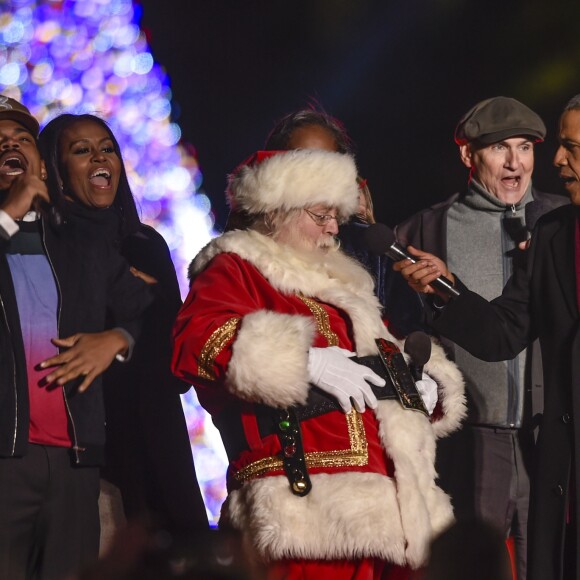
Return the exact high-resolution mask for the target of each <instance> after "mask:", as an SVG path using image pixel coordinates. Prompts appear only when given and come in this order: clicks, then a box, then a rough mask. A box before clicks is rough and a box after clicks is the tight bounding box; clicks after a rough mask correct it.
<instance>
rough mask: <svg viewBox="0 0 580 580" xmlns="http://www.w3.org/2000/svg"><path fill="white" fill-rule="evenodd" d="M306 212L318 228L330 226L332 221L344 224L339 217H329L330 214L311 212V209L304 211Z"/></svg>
mask: <svg viewBox="0 0 580 580" xmlns="http://www.w3.org/2000/svg"><path fill="white" fill-rule="evenodd" d="M304 211H305V212H306V213H307V214H308V215H309V216H310V217H311V218H312V221H313V222H314V223H315V224H316V225H317V226H325V225H327V224H329V223H330V222H331V221H332V220H336V223H337V224H338V225H340V224H342V223H343V220H342V218H340V217H339V216H336V215H329V214H323V215H321V214H319V213H314V212H313V211H310V210H309V209H306V208H305V209H304Z"/></svg>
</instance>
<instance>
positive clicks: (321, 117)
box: [229, 107, 425, 336]
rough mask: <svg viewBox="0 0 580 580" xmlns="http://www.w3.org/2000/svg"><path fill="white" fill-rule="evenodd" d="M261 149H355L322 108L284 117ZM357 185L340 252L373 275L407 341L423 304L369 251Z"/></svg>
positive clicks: (364, 192)
mask: <svg viewBox="0 0 580 580" xmlns="http://www.w3.org/2000/svg"><path fill="white" fill-rule="evenodd" d="M264 148H265V149H266V150H267V151H271V150H289V149H324V150H327V151H336V152H337V153H344V154H349V155H352V152H353V149H354V145H353V143H352V141H351V139H350V137H349V136H348V134H347V132H346V129H345V128H344V126H343V124H342V123H341V122H340V121H339V120H338V119H336V118H335V117H333V116H331V115H329V114H328V113H326V112H325V111H324V110H322V109H320V108H315V107H311V108H308V109H302V110H298V111H294V112H292V113H289V114H287V115H285V116H284V117H282V118H281V119H280V120H279V121H278V122H277V123H276V124H275V125H274V127H273V129H272V130H271V131H270V133H269V135H268V137H267V138H266V143H265V145H264ZM357 181H358V185H359V189H358V201H359V208H358V210H357V212H356V214H355V215H354V216H353V217H352V219H351V220H350V221H349V222H348V223H346V224H343V225H341V227H340V229H339V233H338V239H339V240H340V243H341V248H342V249H343V250H344V251H345V252H346V253H347V254H349V255H350V256H352V257H353V258H356V259H357V260H358V261H359V262H360V263H361V264H363V266H365V268H366V269H367V270H368V271H369V272H370V273H371V274H372V276H373V278H374V280H375V294H376V295H377V297H378V298H379V300H380V301H381V304H382V306H383V314H384V316H385V317H386V318H387V319H388V321H389V329H390V330H391V331H392V332H393V333H394V334H395V335H397V336H406V335H408V334H410V333H411V332H413V331H416V330H425V323H424V315H423V305H422V303H421V300H420V299H419V300H418V299H417V296H413V295H412V292H409V287H408V286H407V287H405V286H406V284H405V281H404V280H403V278H402V277H401V276H399V275H398V274H396V273H393V271H392V266H393V262H392V260H391V259H390V258H389V257H388V256H386V255H384V254H383V255H377V254H373V253H372V252H370V251H369V249H368V247H367V244H366V242H365V237H364V234H365V230H366V229H367V227H368V226H369V225H370V224H373V223H375V221H376V220H375V216H374V212H373V201H372V197H371V192H370V190H369V188H368V186H367V181H366V179H362V178H361V177H358V178H357ZM234 213H235V212H232V214H234ZM232 214H230V215H232ZM229 221H230V223H233V224H236V221H235V216H234V217H230V220H229ZM237 223H238V224H239V223H240V222H239V221H238V222H237ZM236 225H237V224H236ZM230 229H234V228H230Z"/></svg>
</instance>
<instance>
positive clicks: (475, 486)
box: [437, 425, 530, 580]
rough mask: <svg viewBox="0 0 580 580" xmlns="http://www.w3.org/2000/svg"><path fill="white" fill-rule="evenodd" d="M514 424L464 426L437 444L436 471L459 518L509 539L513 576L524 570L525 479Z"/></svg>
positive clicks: (521, 576) (522, 446)
mask: <svg viewBox="0 0 580 580" xmlns="http://www.w3.org/2000/svg"><path fill="white" fill-rule="evenodd" d="M521 436H522V434H521V432H520V431H518V430H517V429H499V428H497V429H495V428H493V427H479V426H474V425H465V426H464V428H463V429H462V430H461V431H460V432H458V433H454V434H453V435H452V436H451V437H450V438H449V441H448V442H446V443H447V445H445V444H443V445H440V447H439V448H438V451H437V453H438V465H437V468H438V472H439V474H440V477H441V484H442V487H443V489H444V490H445V491H446V492H447V493H449V494H450V495H451V498H452V502H453V506H454V509H455V515H456V517H457V518H458V519H460V520H461V519H469V518H472V517H476V518H480V519H483V520H485V521H487V522H488V523H490V524H492V525H494V526H495V527H496V528H497V529H498V530H499V531H500V532H502V533H503V534H505V536H506V537H507V536H508V535H512V536H513V538H514V543H515V548H516V559H517V572H518V580H525V578H526V573H527V526H528V508H529V500H530V481H529V475H528V469H527V465H526V464H527V457H526V455H527V452H528V451H529V449H528V448H529V446H530V442H526V441H521V440H520V438H521Z"/></svg>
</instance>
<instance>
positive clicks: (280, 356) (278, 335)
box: [226, 310, 315, 408]
mask: <svg viewBox="0 0 580 580" xmlns="http://www.w3.org/2000/svg"><path fill="white" fill-rule="evenodd" d="M314 330H315V329H314V323H313V321H311V320H310V319H309V318H306V317H305V316H298V315H289V314H279V313H277V312H272V311H266V310H259V311H257V312H252V313H251V314H247V315H246V316H244V318H243V319H242V323H241V327H240V330H239V332H238V336H237V338H236V340H235V342H234V344H233V347H232V358H231V360H230V363H229V365H228V370H227V374H226V386H227V387H228V389H229V390H230V391H231V392H232V393H233V394H235V395H236V396H238V397H240V398H241V399H246V400H250V401H258V402H261V403H264V404H266V405H269V406H270V407H279V408H284V407H288V406H290V405H295V404H303V403H305V402H306V398H307V396H308V391H309V389H310V385H309V383H308V370H307V365H308V349H309V348H310V346H311V345H312V341H313V339H314Z"/></svg>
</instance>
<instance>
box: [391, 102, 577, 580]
mask: <svg viewBox="0 0 580 580" xmlns="http://www.w3.org/2000/svg"><path fill="white" fill-rule="evenodd" d="M559 140H560V146H559V147H558V151H557V152H556V155H555V158H554V165H555V166H556V167H558V169H559V174H560V177H561V178H562V180H563V182H564V187H565V188H566V190H567V192H568V194H569V196H570V200H571V202H572V204H571V205H567V206H563V207H560V208H558V209H556V210H554V211H552V212H550V213H548V214H546V215H545V216H543V217H542V218H540V220H539V221H538V224H537V226H536V228H535V230H534V232H533V235H532V240H531V245H530V247H529V250H528V252H529V254H528V257H527V261H526V262H527V263H526V265H525V266H522V267H521V268H518V269H516V270H515V272H514V274H513V276H512V277H511V278H510V280H509V281H508V283H507V285H506V286H505V288H504V290H503V292H502V295H501V296H500V297H498V298H496V299H495V300H493V301H492V302H487V301H486V300H484V299H483V298H482V297H481V296H479V295H478V294H475V293H474V292H471V291H470V290H468V289H467V288H466V287H465V286H464V285H463V284H462V283H461V282H460V281H459V280H458V279H457V278H455V277H454V276H453V274H451V273H450V272H449V270H448V268H447V265H446V264H445V263H444V262H442V261H441V260H439V259H438V258H436V257H435V256H433V255H432V254H427V253H426V252H422V251H419V250H416V249H414V248H413V247H412V246H410V247H409V248H410V250H409V251H410V252H411V253H413V254H414V255H416V256H418V257H419V260H418V261H417V263H416V264H411V263H410V261H408V260H405V261H402V262H399V263H397V264H396V265H395V269H396V270H399V271H400V272H401V273H402V275H403V276H404V277H405V278H406V279H407V280H408V281H409V284H410V285H411V286H412V287H414V288H415V289H416V290H418V291H420V292H423V293H426V294H438V295H439V298H443V299H444V300H448V299H447V297H445V296H443V295H441V294H440V293H439V292H438V291H437V290H436V288H434V287H433V286H431V282H433V280H434V279H435V278H437V277H438V276H439V275H445V276H447V277H449V278H450V279H451V280H452V281H453V282H454V284H455V285H456V287H457V289H458V290H459V291H460V296H459V297H458V298H456V299H454V300H451V301H448V302H447V303H446V304H445V305H443V306H441V308H440V311H439V315H438V317H437V318H436V320H435V322H434V327H435V329H436V330H437V331H438V332H439V333H441V334H442V335H444V336H446V337H448V338H450V339H451V340H453V341H454V342H456V343H458V344H460V345H461V346H462V347H463V348H465V349H466V350H468V351H469V352H470V353H471V354H473V355H474V356H477V357H479V358H482V359H484V360H487V361H498V360H504V359H508V358H512V357H514V356H515V355H516V354H518V353H519V352H520V351H522V350H523V349H524V348H525V347H526V346H527V345H528V344H530V342H531V341H533V340H534V339H535V338H536V337H539V339H540V344H541V349H542V361H543V366H544V379H545V391H544V414H543V419H542V423H541V425H540V431H539V437H538V446H537V463H536V466H535V470H534V473H533V475H532V496H531V506H530V521H529V523H530V534H529V549H528V554H529V560H528V578H529V579H531V580H540V579H541V580H556V579H564V578H565V579H569V578H580V566H579V562H580V545H579V543H578V536H577V534H576V525H577V522H578V518H579V516H580V503H579V502H578V500H577V498H578V497H580V489H579V487H578V482H580V471H579V470H578V462H577V461H576V458H575V448H577V447H579V446H580V423H579V420H580V95H577V96H576V97H574V98H573V99H571V100H570V102H569V103H568V104H567V105H566V107H565V109H564V112H563V114H562V117H561V119H560V129H559Z"/></svg>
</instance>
